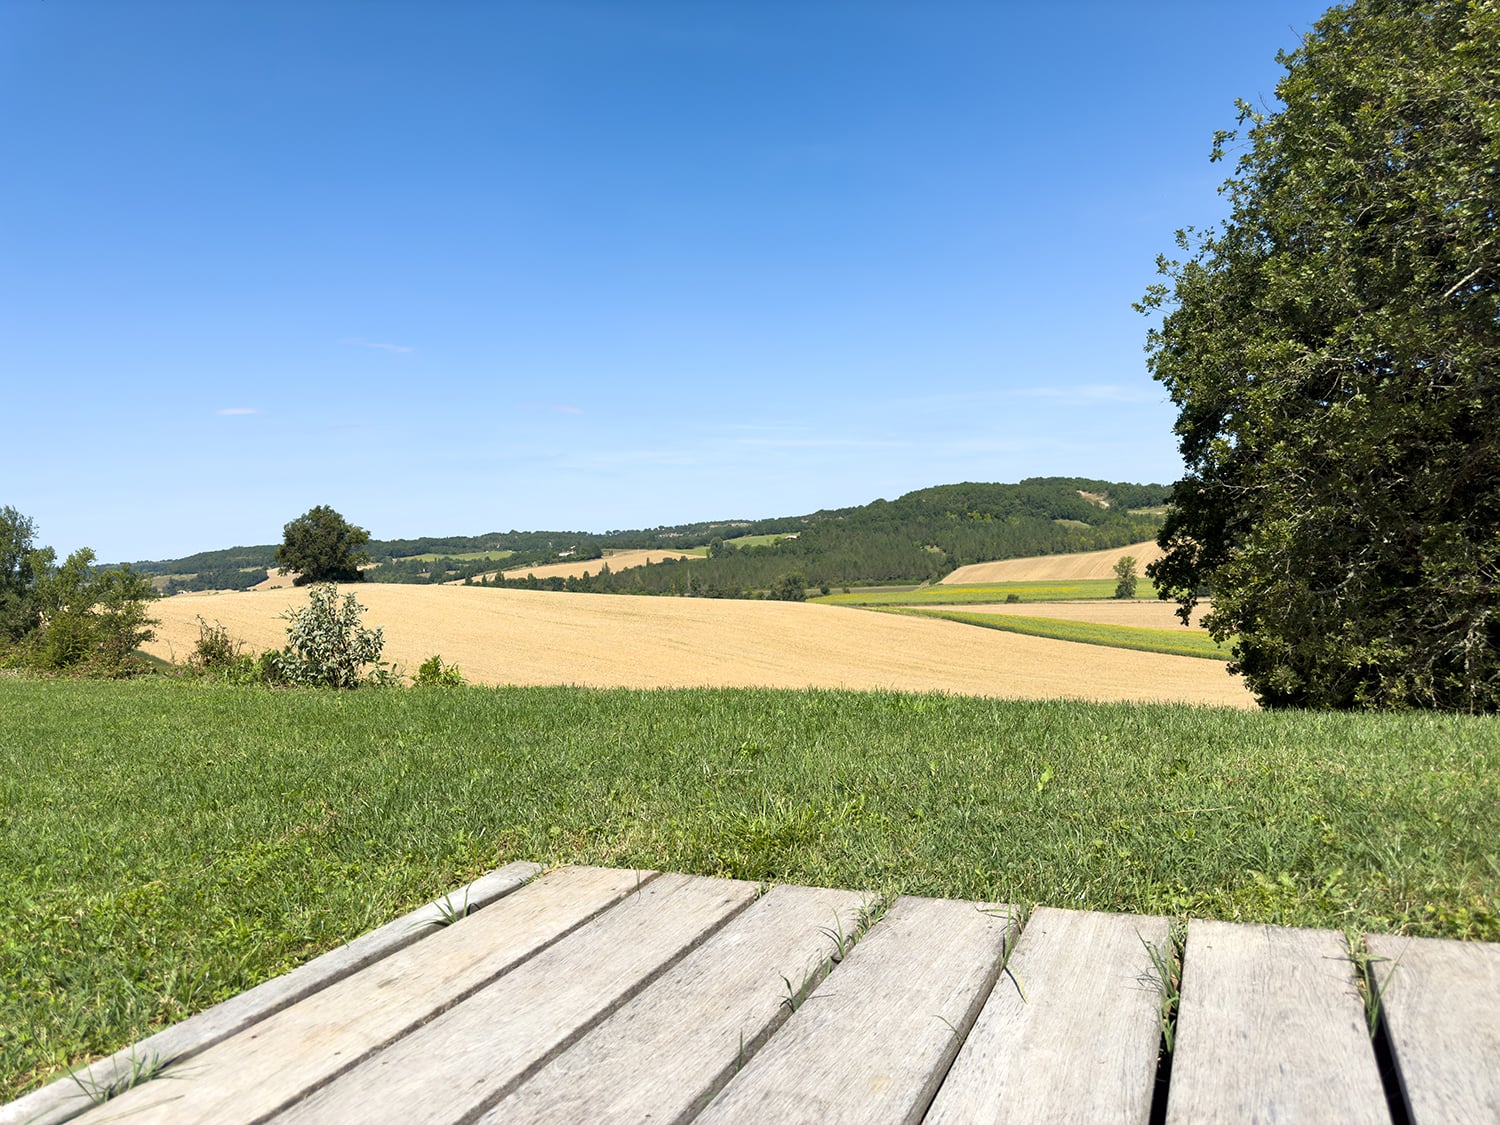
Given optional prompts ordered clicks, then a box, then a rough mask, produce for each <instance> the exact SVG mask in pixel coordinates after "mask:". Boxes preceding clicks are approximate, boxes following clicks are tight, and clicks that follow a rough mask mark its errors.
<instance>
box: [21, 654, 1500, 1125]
mask: <svg viewBox="0 0 1500 1125" xmlns="http://www.w3.org/2000/svg"><path fill="white" fill-rule="evenodd" d="M1497 776H1500V728H1497V726H1496V722H1495V720H1493V719H1489V718H1468V717H1445V716H1432V715H1405V716H1381V715H1374V716H1340V715H1319V714H1301V713H1274V714H1265V713H1253V712H1251V713H1247V712H1241V711H1234V710H1229V709H1208V708H1194V707H1188V706H1173V705H1125V704H1096V705H1087V704H1078V703H1065V702H1055V701H1047V702H1017V701H999V700H987V699H975V698H966V697H957V696H948V695H908V694H898V693H878V692H877V693H850V692H832V691H775V690H711V689H697V690H677V691H628V690H588V689H578V688H500V689H492V688H468V689H451V690H442V689H428V690H425V691H421V690H412V691H374V690H367V691H361V692H356V693H349V694H333V693H318V692H312V691H269V690H265V689H253V688H231V687H214V686H204V685H195V684H191V683H181V682H171V681H162V680H156V681H142V682H135V683H89V682H83V683H71V682H57V681H52V682H37V681H26V680H15V679H10V680H5V681H3V690H0V796H3V800H0V809H3V810H4V811H3V820H0V963H3V965H4V966H5V970H4V979H5V982H6V987H5V988H4V989H3V990H0V1100H3V1099H6V1098H9V1097H13V1096H15V1095H16V1094H19V1093H21V1092H22V1091H23V1090H25V1089H26V1088H28V1087H30V1086H33V1085H36V1084H38V1083H39V1082H40V1081H42V1080H43V1079H45V1078H47V1077H50V1076H53V1075H55V1074H56V1073H57V1072H58V1071H59V1070H60V1069H61V1068H63V1067H65V1066H68V1065H70V1064H76V1063H78V1062H81V1061H83V1060H85V1059H87V1058H89V1057H91V1056H95V1055H99V1054H103V1053H107V1052H109V1051H112V1050H115V1049H117V1048H119V1047H121V1046H123V1045H125V1044H127V1043H129V1042H131V1041H133V1040H135V1039H137V1038H139V1037H141V1036H143V1035H145V1034H147V1033H148V1032H150V1031H152V1030H153V1029H156V1028H158V1027H159V1026H161V1025H163V1024H165V1023H168V1022H171V1021H174V1020H177V1019H179V1018H181V1017H183V1016H185V1015H187V1014H189V1013H190V1012H192V1011H195V1010H198V1009H201V1008H203V1007H206V1006H208V1005H210V1004H212V1003H214V1002H216V1001H219V1000H222V999H224V998H226V997H228V996H231V995H233V994H235V993H237V992H239V991H241V990H243V989H245V988H248V987H250V986H252V985H254V984H256V983H258V982H259V981H261V980H264V979H266V978H268V977H270V976H272V975H274V974H277V973H279V972H282V971H284V970H286V969H288V968H290V967H292V966H293V965H295V964H298V963H300V962H302V961H304V960H306V959H308V958H310V957H312V956H313V955H315V954H317V953H319V952H321V951H323V950H326V949H329V948H331V947H333V946H336V945H338V944H340V943H342V942H344V941H347V940H348V939H350V938H352V937H354V936H355V935H357V934H359V933H361V932H363V931H365V930H368V929H370V928H371V927H373V926H376V925H378V924H380V923H382V922H385V921H387V920H389V919H390V918H392V917H395V916H396V915H398V914H399V913H401V912H402V911H404V910H407V909H409V908H412V907H414V906H416V905H418V904H420V903H422V902H424V901H428V900H430V899H432V898H434V897H436V896H438V895H439V894H441V893H443V892H445V891H446V890H448V889H450V888H452V887H455V886H457V885H459V884H461V883H463V882H465V881H467V880H470V879H472V878H474V877H475V876H477V875H478V874H480V873H482V872H483V871H486V870H489V869H491V868H494V867H496V866H498V865H500V864H503V863H506V862H509V861H511V860H515V859H533V860H538V861H541V862H543V863H548V864H553V863H565V862H576V863H594V864H606V865H612V866H626V867H643V868H657V869H667V870H674V871H685V872H694V873H698V874H703V875H721V876H735V877H738V878H744V879H753V880H774V881H789V882H796V883H804V884H814V885H834V886H843V887H850V888H860V889H866V890H870V891H873V892H881V893H892V892H898V891H900V892H910V893H915V894H922V895H938V896H949V897H956V898H965V899H985V900H1004V901H1011V902H1020V903H1026V904H1032V903H1046V904H1050V905H1054V906H1063V907H1076V908H1082V909H1098V910H1110V911H1135V912H1151V913H1165V914H1169V915H1193V916H1199V917H1215V918H1226V919H1234V920H1240V921H1262V922H1272V923H1281V924H1290V925H1300V926H1325V927H1332V928H1336V929H1345V928H1347V929H1353V930H1365V929H1371V930H1380V931H1399V932H1406V933H1413V934H1436V935H1443V936H1448V937H1468V938H1475V937H1477V938H1484V939H1489V940H1497V939H1500V919H1497V916H1496V912H1497V910H1500V855H1497V853H1500V793H1497V782H1496V778H1497Z"/></svg>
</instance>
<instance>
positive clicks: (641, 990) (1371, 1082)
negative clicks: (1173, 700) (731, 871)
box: [0, 864, 1500, 1125]
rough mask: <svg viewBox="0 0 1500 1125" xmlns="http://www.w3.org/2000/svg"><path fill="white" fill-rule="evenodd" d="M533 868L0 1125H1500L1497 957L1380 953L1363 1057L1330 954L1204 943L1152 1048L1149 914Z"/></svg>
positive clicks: (1165, 954) (1153, 928)
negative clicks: (1018, 1124)
mask: <svg viewBox="0 0 1500 1125" xmlns="http://www.w3.org/2000/svg"><path fill="white" fill-rule="evenodd" d="M537 874H538V872H537V869H536V867H535V866H534V865H531V864H513V865H511V866H509V867H506V868H502V869H501V870H499V871H496V872H493V873H491V874H490V875H487V876H485V877H484V878H483V879H481V880H479V881H478V882H476V883H474V884H472V885H471V886H470V887H468V888H465V889H463V890H462V891H459V892H455V894H454V895H451V896H448V898H447V899H446V900H441V901H440V903H437V904H433V905H432V906H429V907H426V908H424V909H423V910H421V911H417V912H415V913H414V914H412V915H408V916H407V917H406V918H403V919H399V920H397V921H396V922H393V923H391V924H390V925H388V926H385V927H382V928H381V929H380V930H377V931H374V932H373V933H371V934H367V935H365V936H364V937H362V938H360V939H358V940H357V941H354V942H352V943H350V944H349V945H347V946H344V947H342V948H341V949H338V950H335V951H334V952H332V953H329V954H327V955H325V956H324V957H321V958H319V959H317V960H316V961H313V962H311V963H309V964H307V965H304V966H303V967H301V968H299V969H297V970H295V971H293V972H291V973H288V974H287V975H286V976H284V977H280V978H278V979H276V980H274V981H270V982H268V983H267V984H265V985H262V986H260V987H259V988H256V989H252V990H251V991H249V992H247V993H244V994H243V995H241V996H239V997H236V998H235V999H234V1000H231V1001H228V1002H227V1003H225V1004H221V1005H219V1006H218V1007H216V1008H213V1009H211V1010H209V1011H207V1012H204V1013H201V1014H200V1015H198V1016H195V1017H193V1018H192V1019H189V1020H187V1021H184V1022H183V1023H182V1024H179V1025H177V1026H176V1027H173V1028H170V1029H168V1030H167V1031H164V1032H162V1033H160V1034H158V1035H156V1036H153V1037H151V1038H150V1039H148V1040H145V1041H143V1042H142V1043H139V1044H137V1045H136V1046H135V1047H133V1048H131V1049H129V1050H127V1051H124V1052H121V1053H120V1054H118V1055H116V1056H114V1057H113V1058H111V1059H106V1060H102V1061H101V1062H98V1063H95V1064H94V1065H93V1066H92V1067H91V1068H89V1070H88V1071H87V1072H85V1073H83V1074H81V1075H80V1076H79V1077H78V1078H77V1079H76V1080H73V1079H64V1080H63V1081H60V1082H56V1083H53V1084H52V1085H51V1086H49V1087H46V1088H45V1089H42V1090H38V1091H36V1092H35V1093H33V1094H30V1095H28V1096H27V1097H25V1098H22V1099H20V1100H18V1101H16V1102H12V1103H11V1104H10V1105H8V1106H5V1107H3V1108H0V1125H18V1123H20V1122H30V1123H33V1125H49V1123H52V1122H59V1121H65V1120H74V1121H79V1122H88V1123H99V1122H152V1123H154V1122H164V1123H175V1122H183V1123H188V1122H191V1123H194V1125H197V1123H200V1122H214V1123H215V1125H232V1123H235V1122H246V1123H248V1122H261V1121H271V1120H275V1121H285V1122H331V1123H342V1122H350V1123H354V1122H358V1123H361V1125H363V1123H374V1122H396V1123H400V1125H414V1123H417V1122H476V1121H477V1122H486V1123H498V1122H543V1121H547V1122H583V1121H587V1122H595V1121H622V1122H625V1121H629V1122H636V1121H653V1122H684V1121H690V1120H696V1121H700V1122H705V1123H717V1122H733V1121H750V1122H781V1121H806V1122H820V1123H822V1122H840V1121H849V1122H885V1121H892V1122H895V1121H901V1122H916V1121H928V1122H978V1121H1001V1120H1007V1121H1027V1122H1045V1121H1081V1122H1095V1121H1135V1122H1143V1123H1144V1122H1148V1121H1152V1120H1165V1121H1167V1122H1201V1121H1233V1122H1241V1121H1338V1122H1364V1121H1371V1122H1375V1121H1380V1122H1386V1121H1391V1120H1392V1119H1393V1117H1394V1119H1395V1120H1396V1121H1398V1122H1402V1121H1408V1120H1411V1121H1418V1122H1433V1121H1453V1122H1495V1121H1500V946H1495V945H1482V944H1468V943H1460V942H1447V941H1434V940H1427V939H1407V938H1391V937H1371V938H1369V939H1368V952H1369V953H1370V954H1371V955H1373V956H1374V957H1376V958H1379V960H1375V961H1373V962H1372V964H1373V966H1374V975H1375V978H1376V980H1377V982H1378V985H1379V987H1380V989H1381V990H1382V997H1383V1006H1382V1009H1381V1010H1382V1018H1381V1020H1380V1023H1379V1030H1378V1034H1377V1035H1375V1036H1374V1037H1373V1038H1372V1036H1371V1034H1370V1032H1369V1024H1368V1019H1367V1014H1366V1005H1365V1001H1364V999H1363V995H1362V992H1361V989H1360V987H1359V984H1358V973H1357V963H1356V959H1354V958H1352V957H1351V951H1350V948H1349V945H1348V943H1347V941H1346V939H1345V937H1344V935H1342V934H1338V933H1333V932H1327V931H1316V930H1293V929H1284V928H1278V927H1270V926H1259V925H1255V926H1247V925H1230V924H1226V923H1221V922H1205V921H1192V922H1190V923H1189V924H1188V930H1187V937H1186V944H1185V946H1184V949H1183V958H1182V973H1181V996H1180V1004H1179V1007H1178V1012H1177V1017H1176V1019H1175V1023H1174V1026H1173V1027H1172V1029H1171V1034H1172V1035H1173V1037H1174V1039H1175V1043H1174V1049H1173V1050H1172V1051H1171V1052H1170V1053H1166V1052H1164V1051H1163V1050H1162V1046H1163V1042H1164V1039H1163V1025H1162V998H1163V987H1164V985H1163V981H1162V971H1161V966H1164V965H1165V966H1170V965H1171V963H1172V955H1173V949H1172V943H1171V936H1170V927H1169V924H1168V921H1167V920H1166V919H1163V918H1151V917H1137V916H1131V915H1111V914H1096V913H1086V912H1081V911H1069V910H1054V909H1049V908H1039V909H1037V910H1036V911H1035V912H1033V913H1032V915H1031V916H1030V918H1028V919H1026V920H1025V924H1024V925H1022V924H1021V923H1020V919H1019V918H1018V916H1017V912H1016V911H1014V910H1013V909H1012V908H1010V907H1008V906H1005V905H1003V904H994V903H970V902H953V901H945V900H937V899H922V898H912V897H903V898H898V899H897V900H896V901H895V902H894V903H891V904H889V905H888V907H887V908H886V909H884V911H883V912H881V913H880V914H879V916H878V919H877V920H876V921H874V923H873V924H870V923H869V917H868V915H869V912H870V909H871V908H873V907H874V906H876V904H875V903H874V902H873V901H872V900H871V899H870V898H869V897H868V896H864V895H861V894H860V893H858V892H855V891H845V890H826V889H815V888H808V887H797V886H777V887H774V888H773V889H771V890H770V891H769V892H766V893H764V894H762V893H760V891H761V889H760V888H758V887H757V886H756V885H755V884H752V883H743V882H737V881H733V880H726V879H704V878H698V877H692V876H684V875H673V874H657V873H653V872H636V871H618V870H608V869H603V868H583V867H574V868H563V869H560V870H556V871H552V872H550V873H547V874H545V875H543V876H542V877H540V878H534V876H536V875H537ZM444 903H446V904H447V905H444ZM465 907H467V908H468V910H469V911H470V913H468V915H467V916H466V917H458V916H459V915H462V914H463V911H464V908H465ZM455 908H456V909H455ZM455 917H456V918H457V920H452V919H454V918H455ZM450 920H451V924H443V923H445V922H448V921H450ZM856 938H857V939H858V940H857V941H856ZM143 1067H144V1068H145V1069H146V1070H148V1071H154V1073H153V1074H152V1076H151V1077H149V1078H147V1079H145V1080H143V1081H140V1082H138V1083H137V1084H135V1085H134V1086H132V1087H131V1088H129V1089H124V1090H123V1091H122V1092H119V1093H118V1094H116V1096H114V1097H111V1098H109V1099H108V1100H102V1101H97V1102H96V1101H95V1097H96V1096H97V1095H101V1094H102V1093H103V1092H104V1091H105V1090H107V1089H108V1088H109V1087H110V1086H111V1085H112V1084H116V1083H118V1084H120V1085H124V1084H125V1083H124V1082H123V1081H121V1080H122V1079H124V1078H125V1077H126V1076H128V1075H129V1074H131V1073H132V1072H133V1071H138V1070H140V1069H142V1068H143Z"/></svg>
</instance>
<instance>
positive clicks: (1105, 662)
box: [146, 584, 1254, 707]
mask: <svg viewBox="0 0 1500 1125" xmlns="http://www.w3.org/2000/svg"><path fill="white" fill-rule="evenodd" d="M345 589H346V590H347V589H354V590H355V591H356V593H357V596H358V598H359V601H360V603H361V604H363V605H366V606H368V607H369V612H368V613H367V614H366V615H365V619H364V620H365V624H366V625H369V626H376V625H380V626H383V627H384V629H385V635H386V649H385V656H386V659H387V660H391V661H394V662H395V663H397V664H398V665H400V666H401V667H402V669H404V670H405V671H407V672H408V673H409V672H411V671H414V670H415V669H416V666H417V665H418V664H420V663H421V662H422V661H423V660H425V659H427V658H428V657H430V656H432V655H434V654H440V655H441V656H442V657H443V660H444V661H445V662H449V663H457V664H458V665H459V666H460V667H461V668H462V669H463V671H464V674H465V675H466V676H467V677H468V679H469V680H470V682H473V683H486V684H580V685H589V686H597V687H634V688H656V687H693V686H700V685H712V686H721V687H759V686H764V687H786V688H802V687H825V688H851V689H861V690H870V689H896V690H902V691H947V692H952V693H954V694H959V695H982V696H998V697H1009V698H1029V699H1035V698H1071V699H1092V700H1169V701H1178V702H1189V703H1200V704H1215V705H1225V706H1231V707H1251V706H1253V705H1254V702H1253V700H1252V698H1251V696H1250V695H1249V693H1248V692H1246V691H1245V689H1244V688H1243V686H1241V684H1240V682H1239V681H1238V680H1236V679H1234V678H1231V677H1230V676H1229V675H1228V674H1227V673H1226V672H1225V671H1224V668H1223V665H1221V664H1218V663H1215V662H1214V661H1209V660H1196V659H1193V658H1191V657H1182V656H1166V655H1161V654H1157V653H1141V652H1127V651H1125V650H1122V649H1112V648H1103V647H1100V646H1097V645H1080V644H1070V643H1068V642H1065V641H1054V640H1048V639H1045V638H1041V637H1027V636H1021V635H1018V634H1012V633H1002V632H998V631H995V630H990V629H976V628H974V627H973V626H969V625H960V624H957V623H954V622H949V621H939V620H933V619H922V618H914V617H902V616H897V615H892V614H881V613H871V612H869V611H865V610H858V609H852V608H846V607H842V606H823V605H805V604H799V603H789V602H754V601H718V600H708V599H697V598H662V597H628V596H620V595H616V596H610V595H604V594H563V593H550V592H545V591H530V590H503V589H481V588H478V587H462V586H405V585H383V584H370V585H362V586H357V587H345ZM303 604H306V592H305V590H301V589H297V590H263V591H250V592H246V593H224V594H181V595H178V596H176V597H173V598H168V599H165V600H163V601H161V602H160V603H158V604H157V605H155V606H153V607H152V608H153V612H154V613H155V615H156V616H158V617H159V618H160V619H161V622H162V623H161V625H160V626H159V628H158V633H159V639H158V640H157V641H155V642H153V643H152V644H151V645H148V646H146V647H147V649H148V651H150V652H152V653H153V654H154V655H157V656H161V657H164V658H168V659H171V658H173V657H175V658H176V659H177V660H185V659H186V657H187V656H188V654H189V653H190V652H191V651H192V646H193V642H194V641H195V640H196V639H197V637H198V626H197V621H196V617H197V616H198V615H200V614H201V615H202V616H203V617H204V618H205V619H206V620H208V621H210V622H215V621H217V622H220V623H222V624H223V625H224V626H226V627H227V628H228V630H229V632H230V634H231V635H232V636H234V637H236V638H239V639H241V640H244V641H246V642H247V644H248V647H249V649H250V650H252V651H253V652H259V651H260V650H262V649H266V648H279V647H280V646H281V645H282V644H284V643H285V640H286V625H285V622H283V621H281V620H279V615H280V614H281V613H282V612H283V611H284V610H286V609H287V608H289V607H291V606H294V605H303Z"/></svg>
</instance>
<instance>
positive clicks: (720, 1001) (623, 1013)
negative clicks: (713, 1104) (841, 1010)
mask: <svg viewBox="0 0 1500 1125" xmlns="http://www.w3.org/2000/svg"><path fill="white" fill-rule="evenodd" d="M865 900H866V896H863V895H860V894H856V893H855V892H853V891H834V890H822V889H815V888H811V887H794V886H779V887H775V888H773V889H772V890H771V891H770V892H769V893H768V894H767V895H766V896H765V897H764V898H762V899H760V900H759V901H758V902H756V903H755V904H754V905H753V906H752V907H750V909H748V910H746V911H745V912H744V913H743V914H741V915H740V916H739V917H738V918H736V919H735V920H734V921H733V922H731V923H730V924H729V925H728V926H726V927H725V928H724V929H723V930H721V931H720V932H719V933H718V934H716V935H714V937H713V938H712V939H710V940H709V941H708V942H706V943H704V944H703V945H702V946H700V947H699V948H698V949H696V950H694V951H693V952H692V953H691V954H689V955H688V956H687V957H685V958H684V959H683V960H682V961H681V962H680V963H679V964H678V965H677V966H676V967H675V968H673V969H672V970H671V972H669V973H667V974H666V975H665V976H663V977H662V978H661V979H660V980H659V981H657V982H656V983H655V984H653V985H652V986H651V987H650V988H648V989H646V990H645V991H644V992H642V993H641V994H640V995H639V996H637V997H636V998H635V999H634V1000H632V1001H630V1003H628V1004H626V1005H625V1006H624V1007H623V1008H621V1009H620V1010H619V1011H618V1012H616V1013H615V1014H614V1015H613V1016H611V1017H610V1018H609V1019H608V1020H607V1021H606V1022H605V1023H603V1024H601V1025H600V1026H599V1027H597V1028H595V1029H594V1030H593V1031H591V1032H590V1033H589V1034H588V1035H586V1036H585V1037H584V1038H583V1039H581V1040H579V1042H578V1043H576V1044H574V1045H573V1046H572V1047H571V1048H569V1049H568V1050H567V1051H565V1052H563V1053H562V1054H561V1055H559V1056H558V1057H557V1058H556V1059H554V1060H553V1061H552V1062H551V1063H550V1064H548V1066H546V1067H545V1068H544V1069H543V1070H542V1071H540V1072H539V1073H538V1074H537V1075H536V1076H535V1077H534V1078H532V1079H530V1080H529V1081H527V1082H526V1083H525V1084H524V1085H523V1086H521V1087H520V1088H519V1089H518V1090H516V1091H515V1092H514V1093H513V1094H511V1095H510V1096H509V1097H507V1098H506V1099H505V1100H504V1101H502V1102H500V1103H499V1104H498V1105H496V1106H495V1107H494V1108H493V1109H492V1110H491V1111H490V1112H489V1114H487V1115H486V1116H485V1117H483V1118H481V1121H482V1122H483V1123H486V1125H509V1123H521V1122H525V1123H529V1125H540V1123H547V1122H550V1123H554V1125H571V1123H573V1122H578V1121H588V1122H596V1123H597V1122H637V1121H647V1120H649V1121H657V1122H675V1121H682V1120H687V1119H691V1117H692V1115H693V1114H694V1113H695V1112H696V1111H697V1110H698V1109H699V1108H701V1107H702V1106H703V1104H705V1103H706V1102H707V1101H708V1100H709V1099H710V1098H711V1097H712V1096H713V1094H715V1093H716V1092H717V1091H718V1090H719V1089H720V1087H722V1086H723V1084H724V1083H725V1082H727V1081H728V1080H729V1079H730V1078H731V1077H732V1076H733V1075H734V1073H735V1071H736V1070H737V1069H738V1067H739V1065H740V1063H741V1061H742V1059H748V1058H751V1057H753V1056H754V1053H755V1051H756V1050H757V1049H758V1048H759V1046H760V1045H761V1043H762V1042H763V1041H764V1039H765V1038H766V1037H767V1036H768V1035H770V1034H771V1033H772V1032H773V1031H774V1030H775V1029H776V1028H777V1027H779V1026H780V1025H781V1023H782V1021H783V1020H784V1019H785V1018H786V1017H787V1015H789V1014H790V1008H789V1006H788V1004H787V1002H786V1000H787V984H786V983H785V982H786V981H790V982H791V985H792V987H797V986H800V985H801V984H803V982H804V981H805V982H806V983H807V984H808V985H816V983H817V980H818V979H819V976H820V974H821V973H822V972H823V971H824V970H825V968H826V967H827V965H828V961H829V958H830V956H831V955H832V954H833V953H834V952H835V949H836V947H835V943H834V940H833V939H834V936H835V935H837V934H839V933H843V934H845V935H853V934H854V933H855V932H856V927H857V921H858V914H859V910H860V907H861V905H862V903H863V902H864V901H865Z"/></svg>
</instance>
